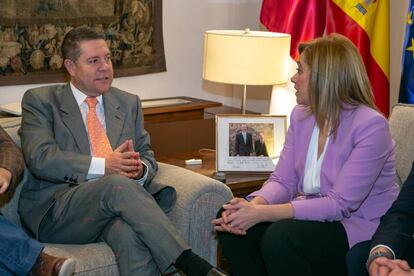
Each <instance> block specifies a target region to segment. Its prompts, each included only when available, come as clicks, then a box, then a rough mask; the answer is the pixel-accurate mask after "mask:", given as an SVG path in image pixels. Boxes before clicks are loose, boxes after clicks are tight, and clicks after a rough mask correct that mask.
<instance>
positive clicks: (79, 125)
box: [60, 84, 90, 154]
mask: <svg viewBox="0 0 414 276" xmlns="http://www.w3.org/2000/svg"><path fill="white" fill-rule="evenodd" d="M60 114H61V117H62V121H63V123H64V124H65V125H66V127H67V128H68V129H69V131H70V132H71V133H72V136H73V139H74V140H75V142H76V144H77V145H78V147H79V149H80V151H81V153H83V154H90V147H89V139H88V134H87V132H86V129H85V124H84V123H83V120H82V115H81V113H80V111H79V106H78V103H77V102H76V100H75V97H73V94H72V91H71V89H70V86H69V84H68V85H66V87H65V89H64V92H63V93H62V94H61V99H60Z"/></svg>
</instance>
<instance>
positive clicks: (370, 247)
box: [347, 164, 414, 276]
mask: <svg viewBox="0 0 414 276" xmlns="http://www.w3.org/2000/svg"><path fill="white" fill-rule="evenodd" d="M413 234H414V164H413V167H412V168H411V172H410V175H409V176H408V178H407V180H406V181H405V182H404V184H403V185H402V189H401V191H400V194H399V195H398V198H397V199H396V200H395V202H394V203H393V205H392V206H391V208H390V209H389V210H388V211H387V213H386V214H385V215H384V216H383V217H382V218H381V223H380V225H379V226H378V229H377V231H376V232H375V234H374V236H373V237H372V240H370V241H364V242H361V243H358V244H356V245H355V246H354V247H352V248H351V250H350V251H349V252H348V255H347V267H348V273H349V275H350V276H356V275H368V273H369V275H371V276H373V275H381V276H382V275H389V274H390V273H391V272H393V273H394V274H392V275H397V274H396V273H397V272H398V273H400V274H398V275H414V270H411V271H410V266H411V267H414V239H413Z"/></svg>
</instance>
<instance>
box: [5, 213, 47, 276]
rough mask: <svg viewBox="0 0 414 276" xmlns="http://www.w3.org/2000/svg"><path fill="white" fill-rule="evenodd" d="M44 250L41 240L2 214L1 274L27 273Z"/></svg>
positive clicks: (22, 274)
mask: <svg viewBox="0 0 414 276" xmlns="http://www.w3.org/2000/svg"><path fill="white" fill-rule="evenodd" d="M42 250H43V245H42V244H41V243H40V242H38V241H36V240H34V239H32V238H30V237H29V236H28V235H27V234H26V233H25V232H23V230H22V229H21V228H20V227H17V226H16V225H14V224H13V223H11V222H10V221H8V220H7V219H6V218H5V217H3V216H2V215H1V214H0V275H2V276H8V275H10V276H11V275H19V276H20V275H21V276H24V275H27V273H29V271H30V269H31V268H32V267H33V265H34V264H35V262H36V259H37V257H38V256H39V254H40V252H41V251H42Z"/></svg>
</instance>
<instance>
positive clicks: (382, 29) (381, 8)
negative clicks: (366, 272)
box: [326, 0, 390, 116]
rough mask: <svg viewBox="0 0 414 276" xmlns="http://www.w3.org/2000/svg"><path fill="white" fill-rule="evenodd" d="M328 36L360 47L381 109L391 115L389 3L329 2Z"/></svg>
mask: <svg viewBox="0 0 414 276" xmlns="http://www.w3.org/2000/svg"><path fill="white" fill-rule="evenodd" d="M327 4H328V5H327V8H326V33H332V32H335V33H340V34H342V35H345V36H347V37H348V38H349V39H351V40H352V42H353V43H354V44H355V45H356V46H357V47H358V49H359V52H360V53H361V56H362V59H363V61H364V64H365V67H366V69H367V72H368V77H369V79H370V81H371V86H372V90H373V92H374V96H375V103H376V105H377V106H378V108H379V109H380V110H381V111H382V112H383V113H384V115H386V116H388V113H389V70H390V69H389V62H390V53H389V4H390V3H389V0H330V1H328V2H327Z"/></svg>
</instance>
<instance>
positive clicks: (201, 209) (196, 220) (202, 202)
mask: <svg viewBox="0 0 414 276" xmlns="http://www.w3.org/2000/svg"><path fill="white" fill-rule="evenodd" d="M158 166H159V170H158V173H157V175H156V176H155V177H154V179H153V180H152V181H153V182H155V183H161V184H167V185H170V186H172V187H174V188H175V189H176V191H177V202H176V204H175V205H174V207H173V209H172V210H171V212H169V213H168V217H169V218H170V219H171V221H172V222H173V223H174V225H175V226H176V227H177V229H178V230H179V231H180V233H181V234H182V235H183V237H184V238H185V239H186V240H187V241H188V243H189V244H190V246H191V248H192V249H193V251H194V252H195V253H197V254H199V255H200V256H202V257H204V258H205V259H206V260H208V261H210V262H211V263H212V264H215V263H216V261H217V257H216V254H217V241H216V239H215V237H214V236H215V235H214V229H213V225H212V224H211V223H210V222H211V220H212V219H213V218H215V217H216V214H217V211H218V210H219V209H220V208H221V206H222V205H223V204H224V203H226V202H228V201H229V200H230V199H231V198H233V194H232V192H231V190H230V188H229V187H227V186H226V185H225V184H223V183H221V182H219V181H217V180H215V179H212V178H210V177H207V176H204V175H201V174H198V173H195V172H192V171H190V170H186V169H184V168H181V167H177V166H173V165H168V164H165V163H161V162H159V163H158Z"/></svg>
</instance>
